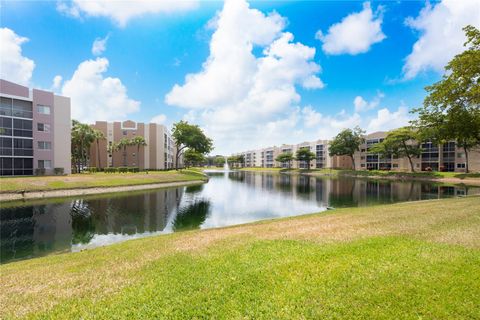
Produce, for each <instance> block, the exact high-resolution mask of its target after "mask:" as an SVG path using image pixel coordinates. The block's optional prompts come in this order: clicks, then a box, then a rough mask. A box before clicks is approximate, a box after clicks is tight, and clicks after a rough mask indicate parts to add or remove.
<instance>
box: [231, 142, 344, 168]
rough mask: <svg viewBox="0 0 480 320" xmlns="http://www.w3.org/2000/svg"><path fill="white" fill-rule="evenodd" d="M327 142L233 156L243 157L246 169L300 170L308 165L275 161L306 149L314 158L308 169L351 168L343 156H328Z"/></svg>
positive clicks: (268, 149) (250, 151)
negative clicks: (347, 166) (281, 168)
mask: <svg viewBox="0 0 480 320" xmlns="http://www.w3.org/2000/svg"><path fill="white" fill-rule="evenodd" d="M328 143H329V141H328V140H316V141H310V142H303V143H299V144H282V145H281V146H273V147H267V148H263V149H257V150H249V151H245V152H239V153H235V154H234V155H235V156H239V155H243V156H244V159H245V166H246V167H264V168H274V167H283V168H288V167H290V168H301V169H307V167H308V164H307V163H306V162H305V161H297V160H293V161H292V162H291V163H281V162H278V161H276V160H275V159H276V158H277V157H278V156H279V155H280V154H282V153H287V152H289V153H292V154H293V155H294V156H295V153H296V152H297V150H299V149H303V148H307V149H309V150H310V151H311V152H313V153H314V154H315V156H316V158H315V159H314V160H312V161H311V162H310V168H318V169H320V168H339V167H343V166H346V165H350V166H351V160H350V159H349V158H348V157H344V156H334V157H330V156H329V155H328V146H329V144H328Z"/></svg>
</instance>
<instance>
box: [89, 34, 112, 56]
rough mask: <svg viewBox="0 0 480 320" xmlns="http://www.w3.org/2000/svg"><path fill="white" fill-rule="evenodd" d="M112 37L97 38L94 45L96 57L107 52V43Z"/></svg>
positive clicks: (93, 51) (93, 49)
mask: <svg viewBox="0 0 480 320" xmlns="http://www.w3.org/2000/svg"><path fill="white" fill-rule="evenodd" d="M109 37H110V36H109V35H107V36H106V37H105V38H103V39H102V38H96V39H95V41H93V44H92V54H93V55H95V56H99V55H101V54H102V53H104V52H105V50H106V49H107V41H108V38H109Z"/></svg>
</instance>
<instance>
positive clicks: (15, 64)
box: [0, 28, 35, 85]
mask: <svg viewBox="0 0 480 320" xmlns="http://www.w3.org/2000/svg"><path fill="white" fill-rule="evenodd" d="M0 40H1V41H0V43H1V44H2V45H1V46H0V57H1V59H0V78H2V79H5V80H9V81H12V82H16V83H19V84H23V85H28V84H29V83H30V79H31V78H32V72H33V69H34V68H35V63H34V62H33V60H31V59H28V58H26V57H24V56H23V55H22V44H24V43H25V42H27V41H28V38H25V37H21V36H19V35H17V34H16V33H15V32H14V31H13V30H11V29H9V28H0Z"/></svg>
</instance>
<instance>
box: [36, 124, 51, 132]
mask: <svg viewBox="0 0 480 320" xmlns="http://www.w3.org/2000/svg"><path fill="white" fill-rule="evenodd" d="M37 130H38V131H40V132H50V125H49V124H48V123H37Z"/></svg>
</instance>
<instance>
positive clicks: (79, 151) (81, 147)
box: [71, 120, 213, 172]
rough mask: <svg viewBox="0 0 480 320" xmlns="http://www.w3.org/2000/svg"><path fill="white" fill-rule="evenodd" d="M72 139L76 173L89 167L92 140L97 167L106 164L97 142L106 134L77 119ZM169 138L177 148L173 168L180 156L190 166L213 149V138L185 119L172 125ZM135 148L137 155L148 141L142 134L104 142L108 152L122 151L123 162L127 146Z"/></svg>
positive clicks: (73, 125)
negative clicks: (107, 142) (103, 161)
mask: <svg viewBox="0 0 480 320" xmlns="http://www.w3.org/2000/svg"><path fill="white" fill-rule="evenodd" d="M71 132H72V138H71V139H72V140H71V142H72V143H71V155H72V165H73V166H74V168H75V171H76V172H82V170H83V169H84V168H85V167H87V166H88V162H89V161H90V148H91V146H92V144H93V143H95V146H96V154H97V157H98V158H97V159H96V160H97V165H98V167H99V168H103V167H104V166H105V167H108V161H107V163H105V164H103V163H101V157H100V153H101V152H102V150H100V141H102V140H106V137H105V134H104V133H103V132H102V131H100V130H97V129H95V128H92V127H91V126H90V125H88V124H85V123H81V122H79V121H77V120H73V121H72V131H71ZM172 137H173V138H174V143H175V147H176V152H175V164H176V166H175V168H176V169H177V170H178V169H179V159H180V157H181V156H182V154H183V155H184V162H185V164H186V165H191V164H194V163H198V162H201V161H203V159H204V155H205V154H207V153H209V152H210V151H211V150H212V148H213V143H212V139H210V138H208V137H207V136H206V135H205V134H204V133H203V131H202V130H201V129H200V127H198V126H197V125H193V124H189V123H188V122H186V121H179V122H177V123H175V124H174V125H173V129H172ZM128 146H136V147H137V153H136V154H137V157H138V155H139V154H140V148H141V147H145V146H147V142H146V140H145V138H144V137H142V136H135V137H134V138H132V139H128V138H122V139H121V140H120V141H118V142H115V143H113V144H107V147H106V148H107V150H104V151H105V152H106V153H107V155H109V156H113V153H114V152H115V151H119V150H121V151H123V153H122V156H123V162H124V164H125V165H126V163H127V147H128Z"/></svg>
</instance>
